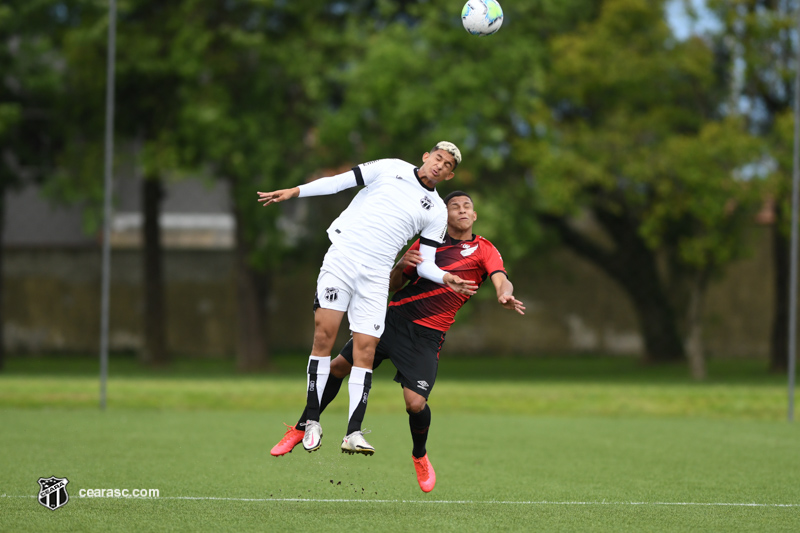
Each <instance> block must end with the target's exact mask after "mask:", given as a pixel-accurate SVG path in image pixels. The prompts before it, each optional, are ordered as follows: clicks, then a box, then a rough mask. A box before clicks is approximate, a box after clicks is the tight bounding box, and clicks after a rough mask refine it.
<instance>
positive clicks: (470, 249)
mask: <svg viewBox="0 0 800 533" xmlns="http://www.w3.org/2000/svg"><path fill="white" fill-rule="evenodd" d="M461 246H463V247H464V249H463V250H461V255H463V256H464V257H467V256H470V255H472V254H474V253H475V250H477V249H478V245H477V244H476V245H475V246H470V245H469V244H462V245H461Z"/></svg>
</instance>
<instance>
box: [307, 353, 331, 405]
mask: <svg viewBox="0 0 800 533" xmlns="http://www.w3.org/2000/svg"><path fill="white" fill-rule="evenodd" d="M314 362H316V370H317V371H316V380H315V383H314V385H313V386H314V391H315V392H316V393H317V402H318V404H317V405H320V404H322V391H324V390H325V385H326V384H327V383H328V376H329V375H330V373H331V358H330V357H317V356H315V355H310V356H309V357H308V366H307V367H306V390H307V391H311V386H312V384H311V374H312V371H311V367H312V366H313V363H314Z"/></svg>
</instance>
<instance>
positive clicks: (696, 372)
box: [686, 272, 707, 381]
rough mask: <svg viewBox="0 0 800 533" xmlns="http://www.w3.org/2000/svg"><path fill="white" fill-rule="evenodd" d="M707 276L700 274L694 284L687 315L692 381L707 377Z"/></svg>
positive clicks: (687, 347) (687, 339)
mask: <svg viewBox="0 0 800 533" xmlns="http://www.w3.org/2000/svg"><path fill="white" fill-rule="evenodd" d="M705 295H706V275H705V274H704V273H702V272H701V273H699V274H698V275H697V278H696V279H695V280H694V283H692V287H691V291H690V294H689V309H688V311H687V313H686V322H687V327H688V331H689V333H688V335H687V336H686V355H687V356H688V358H689V371H690V374H691V376H692V379H695V380H697V381H702V380H704V379H706V377H707V371H706V358H705V348H704V347H703V309H704V307H705V305H704V304H705Z"/></svg>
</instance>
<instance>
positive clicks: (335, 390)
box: [294, 374, 344, 431]
mask: <svg viewBox="0 0 800 533" xmlns="http://www.w3.org/2000/svg"><path fill="white" fill-rule="evenodd" d="M343 381H344V378H337V377H336V376H334V375H333V374H331V375H330V376H328V382H327V383H326V384H325V388H324V389H323V390H322V403H321V404H320V406H319V413H320V414H322V411H324V410H325V408H326V407H328V405H329V404H330V403H331V402H332V401H333V399H334V398H336V395H337V394H339V389H340V388H341V387H342V382H343ZM306 420H308V406H306V408H305V409H303V414H302V415H300V420H298V421H297V424H296V425H295V426H294V428H295V429H299V430H300V431H305V430H306Z"/></svg>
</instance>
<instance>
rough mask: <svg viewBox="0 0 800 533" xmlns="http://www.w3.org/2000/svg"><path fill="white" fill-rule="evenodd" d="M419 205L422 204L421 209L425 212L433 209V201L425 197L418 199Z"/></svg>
mask: <svg viewBox="0 0 800 533" xmlns="http://www.w3.org/2000/svg"><path fill="white" fill-rule="evenodd" d="M419 203H420V204H422V207H423V208H424V209H425V210H427V211H430V210H431V207H433V200H431V199H430V198H428V197H427V196H423V197H422V198H420V199H419Z"/></svg>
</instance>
